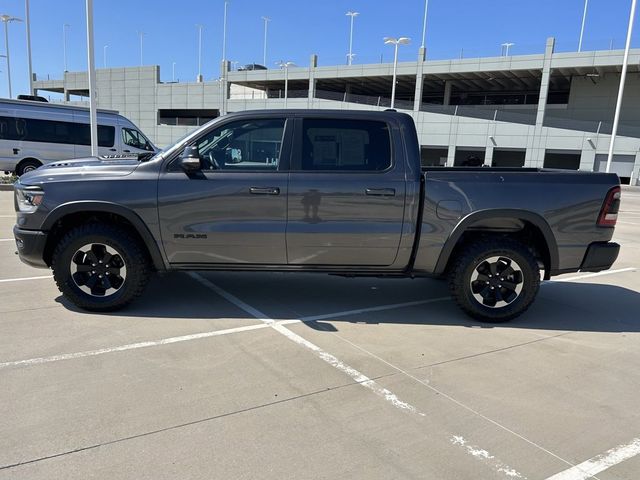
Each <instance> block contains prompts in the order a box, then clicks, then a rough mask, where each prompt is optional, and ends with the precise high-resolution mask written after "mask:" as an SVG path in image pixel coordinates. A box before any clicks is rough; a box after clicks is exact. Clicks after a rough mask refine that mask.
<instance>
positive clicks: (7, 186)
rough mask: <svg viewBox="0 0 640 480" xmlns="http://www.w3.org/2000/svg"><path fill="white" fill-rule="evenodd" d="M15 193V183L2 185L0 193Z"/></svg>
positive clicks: (0, 184) (0, 185)
mask: <svg viewBox="0 0 640 480" xmlns="http://www.w3.org/2000/svg"><path fill="white" fill-rule="evenodd" d="M11 191H13V183H0V192H11Z"/></svg>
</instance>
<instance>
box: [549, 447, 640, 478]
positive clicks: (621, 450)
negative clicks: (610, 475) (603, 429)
mask: <svg viewBox="0 0 640 480" xmlns="http://www.w3.org/2000/svg"><path fill="white" fill-rule="evenodd" d="M638 454H640V438H634V439H633V440H632V441H631V442H630V443H627V444H625V445H618V446H617V447H615V448H612V449H611V450H608V451H606V452H605V453H603V454H602V455H597V456H595V457H593V458H590V459H589V460H587V461H585V462H582V463H580V464H579V465H576V466H575V467H572V468H570V469H568V470H565V471H563V472H560V473H557V474H556V475H553V476H552V477H549V478H547V480H585V479H587V478H593V477H594V476H595V475H597V474H598V473H600V472H604V471H605V470H607V469H608V468H611V467H613V466H614V465H617V464H619V463H621V462H624V461H625V460H629V459H630V458H633V457H635V456H636V455H638Z"/></svg>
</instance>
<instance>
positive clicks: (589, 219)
mask: <svg viewBox="0 0 640 480" xmlns="http://www.w3.org/2000/svg"><path fill="white" fill-rule="evenodd" d="M424 175H425V205H424V214H423V222H422V234H421V238H420V245H419V248H418V251H417V254H416V260H415V271H416V272H423V273H429V274H441V273H443V270H444V268H445V267H446V262H447V260H448V255H449V252H450V251H451V250H452V248H453V246H454V244H455V240H456V239H457V238H459V236H460V233H461V232H462V230H466V229H468V228H469V226H471V225H474V224H475V226H477V225H478V223H477V222H479V223H480V224H482V223H486V219H487V218H490V217H493V218H504V219H505V221H504V222H499V223H501V224H504V225H505V226H506V229H507V230H508V229H509V225H515V224H517V222H515V223H514V222H510V221H508V220H507V219H513V218H514V217H515V218H520V219H522V220H524V221H527V222H530V223H534V222H536V221H537V222H538V223H539V222H544V223H542V224H541V225H540V227H541V228H540V230H546V232H547V233H549V232H550V234H551V235H552V236H553V238H554V240H555V243H556V244H557V254H556V255H554V254H552V255H551V257H552V265H551V270H552V273H558V272H559V271H572V270H573V271H576V270H578V269H579V267H580V264H581V263H582V260H583V258H584V254H585V252H586V250H587V247H588V246H589V244H590V243H591V242H597V241H601V242H606V241H609V240H611V237H612V235H613V229H611V228H600V227H597V226H596V221H597V217H598V214H599V212H600V209H601V207H602V203H603V200H604V198H605V196H606V194H607V192H608V191H609V189H610V188H612V187H613V186H615V185H617V184H618V178H617V176H616V175H613V174H611V175H609V174H584V173H582V172H573V171H567V172H564V171H559V170H540V171H534V172H528V171H493V170H488V169H486V170H485V169H477V170H465V169H459V170H455V171H454V170H442V171H437V170H429V171H427V172H425V173H424ZM519 211H521V212H523V213H522V215H521V216H518V212H519ZM472 217H473V218H472ZM473 219H476V220H473ZM480 219H483V220H480ZM543 233H544V232H543ZM554 259H556V260H554ZM557 259H559V260H557ZM554 262H555V263H554Z"/></svg>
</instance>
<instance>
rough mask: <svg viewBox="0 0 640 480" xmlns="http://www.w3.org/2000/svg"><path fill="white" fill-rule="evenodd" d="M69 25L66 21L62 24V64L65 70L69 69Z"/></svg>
mask: <svg viewBox="0 0 640 480" xmlns="http://www.w3.org/2000/svg"><path fill="white" fill-rule="evenodd" d="M70 26H71V25H69V24H68V23H65V24H64V25H62V55H63V59H64V65H63V66H64V71H65V72H68V71H69V69H68V68H67V31H68V30H69V27H70Z"/></svg>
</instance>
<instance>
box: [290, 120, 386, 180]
mask: <svg viewBox="0 0 640 480" xmlns="http://www.w3.org/2000/svg"><path fill="white" fill-rule="evenodd" d="M390 166H391V142H390V140H389V128H388V127H387V124H386V123H384V122H378V121H375V120H325V119H305V120H304V121H303V126H302V170H339V171H381V170H386V169H387V168H389V167H390Z"/></svg>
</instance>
